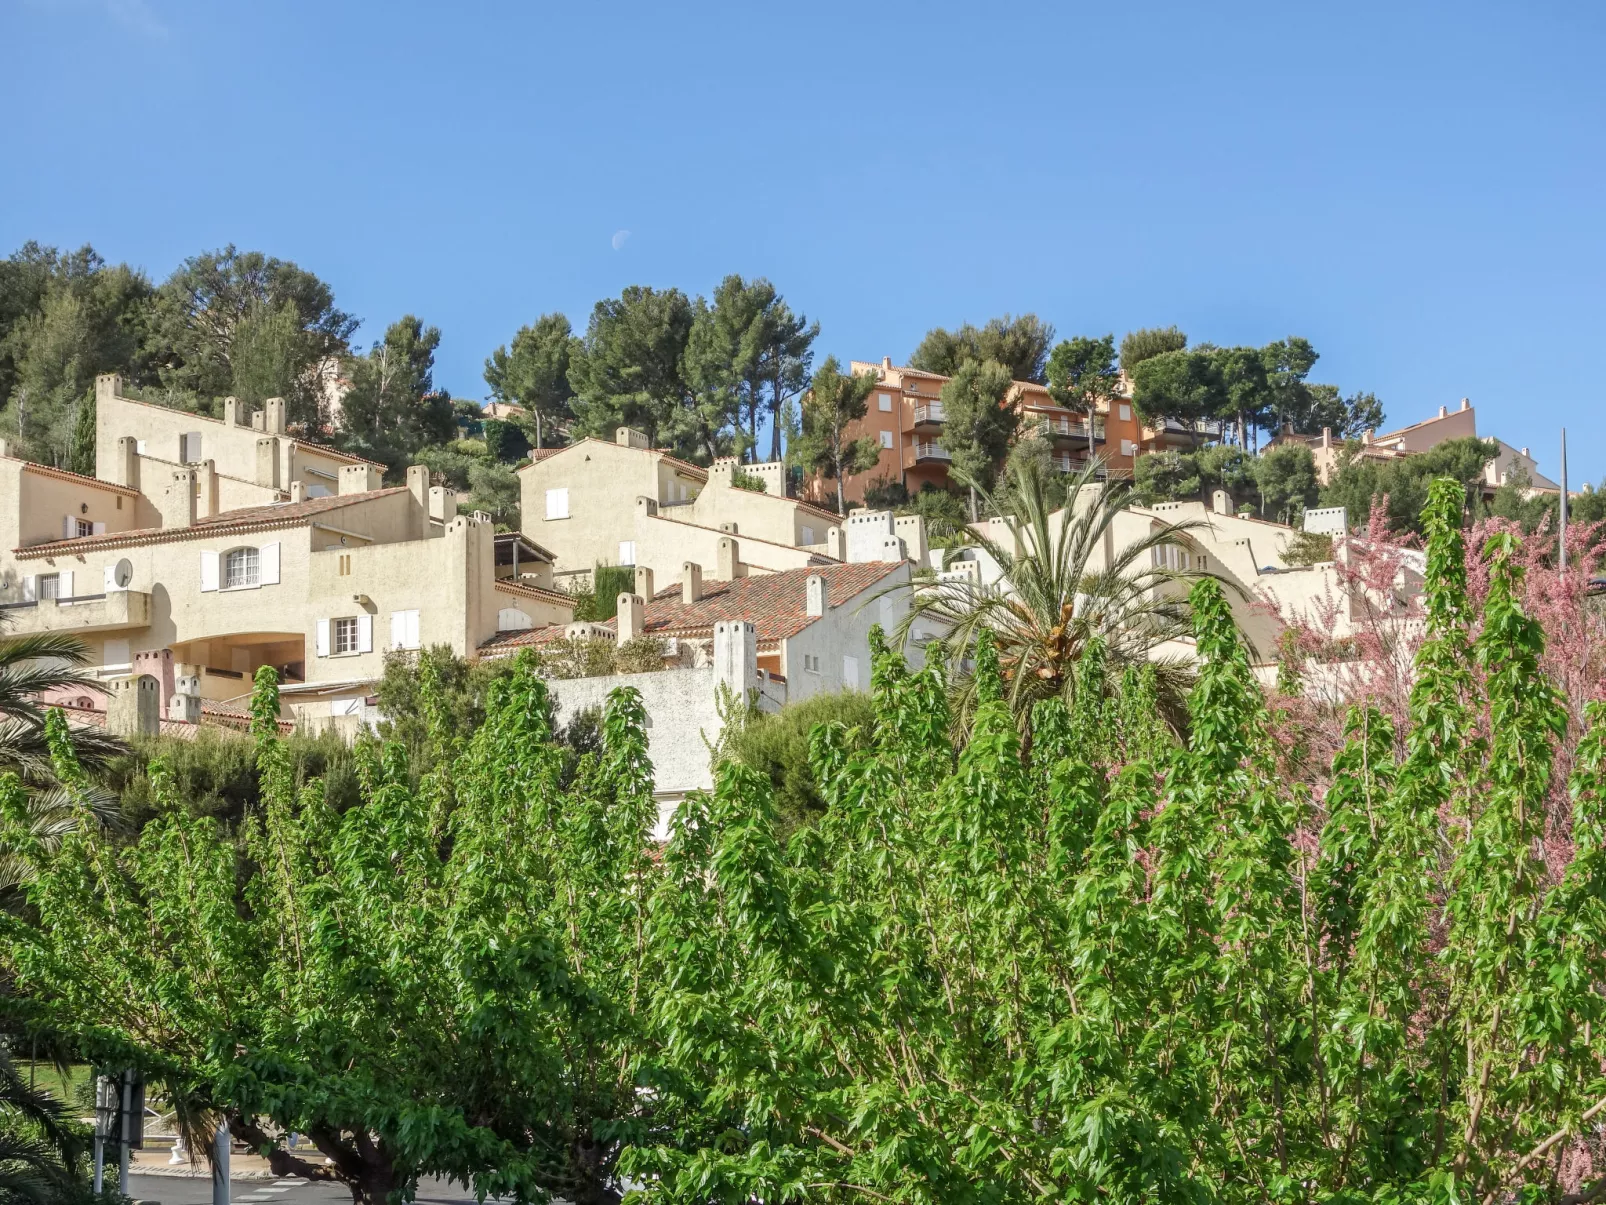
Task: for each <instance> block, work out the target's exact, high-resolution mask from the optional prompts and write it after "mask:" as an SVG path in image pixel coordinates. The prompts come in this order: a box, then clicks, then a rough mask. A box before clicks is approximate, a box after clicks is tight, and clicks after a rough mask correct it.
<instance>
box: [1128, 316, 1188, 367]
mask: <svg viewBox="0 0 1606 1205" xmlns="http://www.w3.org/2000/svg"><path fill="white" fill-rule="evenodd" d="M1187 346H1188V336H1187V335H1185V334H1183V333H1182V331H1181V330H1180V329H1179V328H1178V327H1175V326H1153V327H1143V328H1141V329H1139V330H1135V331H1128V332H1127V333H1126V334H1124V335H1122V336H1121V371H1122V372H1124V373H1126V374H1127V376H1131V375H1132V373H1133V372H1134V371H1135V370H1136V369H1137V366H1138V365H1139V364H1141V363H1143V361H1145V360H1148V359H1152V358H1153V357H1155V356H1160V355H1164V354H1165V353H1166V352H1172V351H1182V350H1183V349H1184V348H1186V347H1187Z"/></svg>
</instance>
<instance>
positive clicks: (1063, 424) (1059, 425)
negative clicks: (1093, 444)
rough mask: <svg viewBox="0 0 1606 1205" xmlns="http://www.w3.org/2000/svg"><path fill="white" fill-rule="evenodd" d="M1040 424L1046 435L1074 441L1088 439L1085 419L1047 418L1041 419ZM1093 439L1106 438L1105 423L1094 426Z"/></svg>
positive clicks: (1097, 423)
mask: <svg viewBox="0 0 1606 1205" xmlns="http://www.w3.org/2000/svg"><path fill="white" fill-rule="evenodd" d="M1040 423H1041V427H1042V431H1043V434H1045V435H1050V436H1053V435H1058V436H1062V437H1066V438H1072V439H1086V438H1087V420H1085V419H1069V418H1045V419H1041V420H1040ZM1093 438H1094V439H1096V440H1100V439H1103V438H1104V423H1103V422H1102V421H1100V422H1095V423H1094V424H1093Z"/></svg>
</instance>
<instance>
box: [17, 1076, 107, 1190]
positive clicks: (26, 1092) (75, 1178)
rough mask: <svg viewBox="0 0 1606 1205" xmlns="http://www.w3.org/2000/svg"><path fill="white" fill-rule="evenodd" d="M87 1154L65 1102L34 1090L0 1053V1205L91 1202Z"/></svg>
mask: <svg viewBox="0 0 1606 1205" xmlns="http://www.w3.org/2000/svg"><path fill="white" fill-rule="evenodd" d="M83 1155H84V1146H83V1142H82V1140H81V1138H80V1137H79V1135H78V1132H77V1130H76V1129H75V1128H74V1126H73V1124H72V1117H71V1113H70V1111H69V1108H68V1106H67V1104H66V1102H64V1101H58V1100H57V1099H55V1097H53V1096H51V1095H50V1094H49V1093H48V1092H43V1091H38V1090H36V1089H34V1088H32V1087H30V1086H29V1084H28V1082H27V1081H26V1080H24V1079H23V1078H22V1076H21V1075H19V1074H18V1073H17V1068H16V1066H15V1064H13V1063H12V1061H11V1056H10V1055H9V1054H7V1053H6V1052H5V1051H4V1050H3V1049H0V1205H53V1203H55V1202H61V1201H73V1200H81V1199H83V1198H84V1197H87V1196H88V1186H87V1185H86V1184H84V1183H83V1179H82V1163H83Z"/></svg>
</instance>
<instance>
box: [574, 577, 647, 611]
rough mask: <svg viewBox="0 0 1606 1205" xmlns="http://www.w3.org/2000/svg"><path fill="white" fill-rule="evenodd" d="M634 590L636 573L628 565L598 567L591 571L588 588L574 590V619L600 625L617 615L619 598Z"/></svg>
mask: <svg viewBox="0 0 1606 1205" xmlns="http://www.w3.org/2000/svg"><path fill="white" fill-rule="evenodd" d="M635 588H636V571H635V570H634V569H632V568H631V567H630V566H629V565H598V566H597V567H596V568H595V569H593V570H592V571H591V585H590V587H589V588H586V589H581V590H576V591H575V592H574V596H575V599H576V602H575V606H574V617H575V619H577V620H588V621H589V622H591V623H601V622H603V620H606V619H612V618H613V617H614V616H615V615H617V614H618V613H619V596H620V595H621V594H629V593H631V592H632V591H634V590H635Z"/></svg>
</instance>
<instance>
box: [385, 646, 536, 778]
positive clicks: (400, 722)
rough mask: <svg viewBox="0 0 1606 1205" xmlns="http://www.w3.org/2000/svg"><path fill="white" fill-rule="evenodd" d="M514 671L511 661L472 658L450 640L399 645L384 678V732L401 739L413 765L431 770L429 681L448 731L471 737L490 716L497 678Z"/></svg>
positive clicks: (390, 655)
mask: <svg viewBox="0 0 1606 1205" xmlns="http://www.w3.org/2000/svg"><path fill="white" fill-rule="evenodd" d="M511 672H512V663H511V662H510V661H506V660H503V661H469V660H468V659H467V658H464V657H459V656H458V655H457V654H456V653H454V652H453V651H452V649H451V646H450V645H445V644H437V645H433V646H431V647H429V648H426V649H421V650H419V651H418V652H408V651H406V650H402V649H396V650H393V651H391V652H389V653H386V654H385V674H384V677H382V678H381V679H380V680H379V690H378V695H379V712H380V715H381V717H382V718H381V719H380V721H379V737H380V739H381V740H386V741H400V742H401V743H402V744H403V745H405V746H406V747H407V753H408V756H409V758H410V759H411V761H412V764H413V765H414V766H415V767H416V768H419V769H422V770H427V769H429V768H430V765H431V764H432V763H431V761H430V753H429V746H430V741H429V718H428V714H427V709H426V708H425V706H424V689H425V685H424V684H425V682H426V680H432V681H433V682H434V683H435V687H434V689H435V694H436V698H437V699H438V700H439V706H440V708H441V714H442V716H443V717H444V718H445V721H446V731H447V732H449V733H450V734H452V735H454V736H456V737H457V738H458V739H460V740H465V741H466V740H468V738H469V737H471V736H473V735H474V731H475V729H477V728H478V727H479V726H480V724H481V723H482V722H483V721H484V719H485V700H486V698H487V696H488V694H489V692H490V689H491V683H492V682H494V681H496V680H497V679H498V678H501V677H504V676H506V675H507V674H509V673H511Z"/></svg>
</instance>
